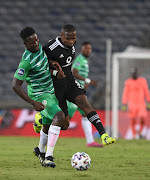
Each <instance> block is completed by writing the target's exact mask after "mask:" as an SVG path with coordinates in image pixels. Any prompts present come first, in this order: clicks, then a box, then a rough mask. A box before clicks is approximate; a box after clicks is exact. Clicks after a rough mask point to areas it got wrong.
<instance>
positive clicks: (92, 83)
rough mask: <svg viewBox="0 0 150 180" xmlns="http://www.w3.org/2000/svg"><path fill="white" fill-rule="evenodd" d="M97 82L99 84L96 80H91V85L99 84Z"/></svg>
mask: <svg viewBox="0 0 150 180" xmlns="http://www.w3.org/2000/svg"><path fill="white" fill-rule="evenodd" d="M97 84H98V83H97V81H94V80H91V82H90V85H91V86H97Z"/></svg>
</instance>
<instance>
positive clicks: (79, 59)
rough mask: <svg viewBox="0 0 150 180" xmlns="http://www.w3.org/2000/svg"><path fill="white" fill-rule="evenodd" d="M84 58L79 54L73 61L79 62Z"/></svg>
mask: <svg viewBox="0 0 150 180" xmlns="http://www.w3.org/2000/svg"><path fill="white" fill-rule="evenodd" d="M84 60H85V58H84V56H83V55H82V54H79V55H78V56H77V57H76V59H75V61H80V62H83V61H84Z"/></svg>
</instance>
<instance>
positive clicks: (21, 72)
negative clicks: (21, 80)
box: [17, 68, 25, 76]
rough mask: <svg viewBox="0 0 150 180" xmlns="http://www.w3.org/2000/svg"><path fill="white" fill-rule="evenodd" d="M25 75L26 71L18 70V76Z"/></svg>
mask: <svg viewBox="0 0 150 180" xmlns="http://www.w3.org/2000/svg"><path fill="white" fill-rule="evenodd" d="M24 73H25V70H24V69H22V68H20V69H19V70H18V73H17V74H18V75H19V76H23V75H24Z"/></svg>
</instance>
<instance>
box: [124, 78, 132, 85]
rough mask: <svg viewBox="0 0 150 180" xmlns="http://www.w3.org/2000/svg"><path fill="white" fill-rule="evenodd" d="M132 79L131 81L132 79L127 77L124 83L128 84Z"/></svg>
mask: <svg viewBox="0 0 150 180" xmlns="http://www.w3.org/2000/svg"><path fill="white" fill-rule="evenodd" d="M132 81H133V79H132V78H129V79H127V80H125V85H129V84H131V83H132Z"/></svg>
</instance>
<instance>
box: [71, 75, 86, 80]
mask: <svg viewBox="0 0 150 180" xmlns="http://www.w3.org/2000/svg"><path fill="white" fill-rule="evenodd" d="M73 76H74V77H75V78H76V79H79V80H82V81H85V78H84V77H82V76H80V75H79V74H76V75H74V74H73Z"/></svg>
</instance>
